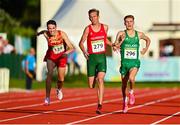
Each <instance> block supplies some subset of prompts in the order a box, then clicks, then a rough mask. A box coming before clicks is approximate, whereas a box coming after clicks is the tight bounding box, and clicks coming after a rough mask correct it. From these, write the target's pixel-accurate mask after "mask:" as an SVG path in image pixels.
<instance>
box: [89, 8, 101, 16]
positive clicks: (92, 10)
mask: <svg viewBox="0 0 180 125" xmlns="http://www.w3.org/2000/svg"><path fill="white" fill-rule="evenodd" d="M93 12H96V13H97V16H99V10H97V9H95V8H93V9H90V10H89V11H88V14H89V15H90V14H91V13H93Z"/></svg>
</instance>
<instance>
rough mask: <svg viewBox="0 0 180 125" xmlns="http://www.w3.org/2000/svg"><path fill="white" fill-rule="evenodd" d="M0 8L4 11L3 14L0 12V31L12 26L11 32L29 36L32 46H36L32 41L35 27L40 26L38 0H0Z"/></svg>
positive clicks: (34, 38)
mask: <svg viewBox="0 0 180 125" xmlns="http://www.w3.org/2000/svg"><path fill="white" fill-rule="evenodd" d="M0 8H1V9H3V10H5V12H6V14H4V15H2V14H1V12H0V23H2V24H1V26H0V31H1V30H3V29H4V31H7V30H10V29H11V28H12V30H11V33H14V32H15V33H18V34H19V35H23V36H30V37H31V39H32V41H33V42H32V46H33V47H36V45H35V42H34V41H35V40H36V37H35V32H36V29H37V28H38V27H39V26H40V0H0ZM3 13H4V12H3ZM5 15H6V16H7V17H6V19H5V20H7V22H6V21H5V20H4V18H5V17H4V16H5ZM9 17H10V18H9ZM2 21H3V22H2ZM6 23H7V24H6ZM5 29H6V30H5ZM9 34H10V31H9V33H8V35H9Z"/></svg>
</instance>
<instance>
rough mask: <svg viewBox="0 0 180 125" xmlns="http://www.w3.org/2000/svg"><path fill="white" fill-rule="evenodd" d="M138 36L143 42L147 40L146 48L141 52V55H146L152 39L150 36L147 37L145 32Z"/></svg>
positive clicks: (139, 33)
mask: <svg viewBox="0 0 180 125" xmlns="http://www.w3.org/2000/svg"><path fill="white" fill-rule="evenodd" d="M138 35H139V38H140V39H143V40H145V42H146V47H145V48H143V49H142V51H141V54H142V55H144V54H145V53H146V52H147V50H148V48H149V45H150V43H151V40H150V38H149V37H148V36H146V35H145V34H144V33H143V32H138Z"/></svg>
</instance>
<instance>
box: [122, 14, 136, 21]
mask: <svg viewBox="0 0 180 125" xmlns="http://www.w3.org/2000/svg"><path fill="white" fill-rule="evenodd" d="M127 18H132V19H133V20H134V16H133V15H127V16H125V17H124V21H125V20H126V19H127Z"/></svg>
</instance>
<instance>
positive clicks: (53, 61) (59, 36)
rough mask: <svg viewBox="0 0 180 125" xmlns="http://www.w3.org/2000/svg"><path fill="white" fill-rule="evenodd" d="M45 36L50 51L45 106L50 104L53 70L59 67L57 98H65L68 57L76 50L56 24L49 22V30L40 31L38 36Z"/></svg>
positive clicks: (47, 55) (47, 57) (45, 59)
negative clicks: (64, 85) (63, 89)
mask: <svg viewBox="0 0 180 125" xmlns="http://www.w3.org/2000/svg"><path fill="white" fill-rule="evenodd" d="M40 34H43V35H44V36H45V38H46V39H47V42H48V50H47V52H46V55H45V58H44V61H46V62H47V69H48V73H47V78H46V98H45V105H49V104H50V91H51V79H52V75H53V70H54V68H55V67H57V69H58V70H57V71H58V81H57V97H58V99H59V100H61V99H62V98H63V94H62V86H63V83H64V76H65V71H66V63H67V55H68V54H69V53H71V52H72V51H73V50H74V47H73V45H72V44H71V42H70V40H69V39H68V37H67V35H66V33H65V32H63V31H61V30H57V26H56V22H55V21H54V20H49V21H48V22H47V30H43V31H40V32H39V33H37V35H40Z"/></svg>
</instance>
